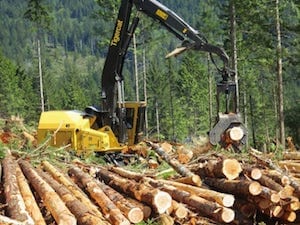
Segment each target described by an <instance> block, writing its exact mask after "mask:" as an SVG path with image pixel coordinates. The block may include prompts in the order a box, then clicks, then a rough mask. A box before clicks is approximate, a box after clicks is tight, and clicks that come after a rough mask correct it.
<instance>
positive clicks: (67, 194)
mask: <svg viewBox="0 0 300 225" xmlns="http://www.w3.org/2000/svg"><path fill="white" fill-rule="evenodd" d="M38 174H39V175H40V176H41V177H42V178H43V179H44V180H45V181H46V182H47V183H48V184H50V186H51V187H52V188H53V189H54V190H55V191H56V193H58V195H59V196H60V198H61V199H62V200H63V201H64V202H65V204H66V206H67V207H68V208H69V209H70V211H71V212H72V213H73V214H74V215H75V216H76V218H77V220H78V224H79V225H105V224H106V223H105V222H103V220H101V219H100V218H98V217H97V216H96V215H94V214H93V213H92V212H91V211H90V210H89V209H88V208H87V207H86V206H85V205H84V204H83V203H82V202H81V201H80V200H78V199H77V198H76V197H75V196H74V195H73V194H72V192H71V191H69V189H67V188H66V187H65V186H64V185H63V184H60V183H58V182H57V181H56V180H55V179H53V177H52V176H50V175H49V174H47V173H46V172H43V171H41V170H38Z"/></svg>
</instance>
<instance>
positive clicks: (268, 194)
mask: <svg viewBox="0 0 300 225" xmlns="http://www.w3.org/2000/svg"><path fill="white" fill-rule="evenodd" d="M259 195H260V196H261V197H263V198H265V199H268V200H270V201H271V202H272V203H278V202H280V194H279V193H278V192H276V191H274V190H271V189H270V188H268V187H265V186H262V191H261V193H260V194H259Z"/></svg>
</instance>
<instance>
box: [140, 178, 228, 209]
mask: <svg viewBox="0 0 300 225" xmlns="http://www.w3.org/2000/svg"><path fill="white" fill-rule="evenodd" d="M145 180H147V178H145ZM158 181H159V182H161V183H163V184H167V185H171V186H174V187H176V188H178V189H180V190H184V191H187V192H190V193H192V194H194V195H197V196H199V197H202V198H205V199H207V200H209V201H215V202H216V203H218V204H220V205H222V206H225V207H231V206H232V205H233V203H234V196H233V195H231V194H225V193H221V192H217V191H213V190H209V189H205V188H201V187H195V186H192V185H188V184H182V183H178V182H176V181H171V180H162V179H161V180H158Z"/></svg>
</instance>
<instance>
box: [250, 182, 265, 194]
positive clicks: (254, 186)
mask: <svg viewBox="0 0 300 225" xmlns="http://www.w3.org/2000/svg"><path fill="white" fill-rule="evenodd" d="M261 192H262V187H261V185H260V183H258V182H256V181H254V182H252V183H251V184H250V185H249V193H250V194H252V195H254V196H255V195H259V194H260V193H261Z"/></svg>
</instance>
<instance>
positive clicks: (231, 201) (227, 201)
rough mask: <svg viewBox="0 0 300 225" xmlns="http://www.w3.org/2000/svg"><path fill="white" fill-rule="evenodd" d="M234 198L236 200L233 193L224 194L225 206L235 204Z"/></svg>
mask: <svg viewBox="0 0 300 225" xmlns="http://www.w3.org/2000/svg"><path fill="white" fill-rule="evenodd" d="M234 200H235V198H234V196H233V195H229V194H228V195H225V196H224V198H223V201H222V202H223V206H225V207H231V206H233V204H234Z"/></svg>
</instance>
